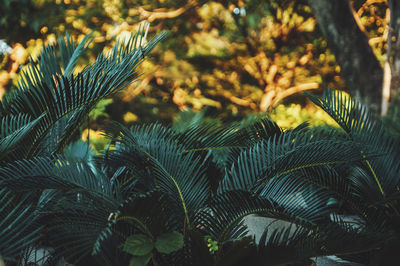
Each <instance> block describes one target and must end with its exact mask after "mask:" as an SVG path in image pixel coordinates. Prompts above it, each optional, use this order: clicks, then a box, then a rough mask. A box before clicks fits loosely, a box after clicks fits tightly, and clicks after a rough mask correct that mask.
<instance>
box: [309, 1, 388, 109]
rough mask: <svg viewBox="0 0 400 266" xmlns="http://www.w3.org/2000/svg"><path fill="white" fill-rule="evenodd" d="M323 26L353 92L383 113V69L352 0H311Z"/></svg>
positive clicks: (323, 30)
mask: <svg viewBox="0 0 400 266" xmlns="http://www.w3.org/2000/svg"><path fill="white" fill-rule="evenodd" d="M309 4H310V6H311V8H312V9H313V11H314V14H315V16H316V18H317V22H318V24H319V27H320V29H321V31H322V34H323V35H324V37H325V39H326V40H327V42H328V45H329V47H330V48H331V50H332V51H333V53H334V54H335V57H336V61H337V62H338V63H339V65H340V68H341V75H342V78H343V79H344V81H345V83H346V86H347V87H348V88H349V90H350V91H352V92H354V91H358V92H359V94H360V96H361V97H362V98H363V99H364V100H365V101H366V102H367V103H370V104H372V105H371V107H372V109H373V110H379V109H380V104H381V101H382V81H383V69H382V67H381V66H380V64H379V62H378V60H377V58H376V57H375V55H374V53H373V51H372V48H371V46H370V45H369V44H368V37H367V36H366V34H365V33H364V32H363V31H362V30H361V29H360V28H359V26H358V25H357V22H356V20H355V19H354V16H353V9H352V7H351V6H350V3H349V1H348V0H334V1H332V0H309Z"/></svg>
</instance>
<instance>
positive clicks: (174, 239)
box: [155, 231, 184, 254]
mask: <svg viewBox="0 0 400 266" xmlns="http://www.w3.org/2000/svg"><path fill="white" fill-rule="evenodd" d="M183 244H184V243H183V235H182V234H181V233H179V232H176V231H173V232H171V233H166V234H162V235H160V236H158V237H157V239H156V242H155V248H156V249H157V251H158V252H160V253H165V254H170V253H172V252H175V251H178V250H180V249H181V248H183Z"/></svg>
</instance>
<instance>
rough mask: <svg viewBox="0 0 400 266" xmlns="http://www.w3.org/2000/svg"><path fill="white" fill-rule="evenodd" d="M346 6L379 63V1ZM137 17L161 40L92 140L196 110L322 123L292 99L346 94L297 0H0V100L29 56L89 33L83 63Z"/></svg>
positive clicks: (102, 116)
mask: <svg viewBox="0 0 400 266" xmlns="http://www.w3.org/2000/svg"><path fill="white" fill-rule="evenodd" d="M350 3H351V4H352V5H353V8H354V10H355V12H356V15H357V16H358V18H359V22H360V23H361V24H362V26H363V27H364V29H365V31H366V33H367V35H368V38H369V44H370V45H371V46H372V47H373V51H374V53H375V55H376V56H377V58H378V59H379V60H380V62H381V63H383V61H384V56H385V51H386V48H387V47H386V42H385V31H386V29H387V21H388V14H387V10H388V9H387V3H386V1H382V0H381V1H379V0H375V1H350ZM144 21H146V22H149V23H150V28H149V35H151V36H153V35H155V34H156V33H158V32H162V31H168V32H169V35H168V38H167V39H166V40H165V41H163V42H162V43H161V44H160V45H159V46H158V47H157V49H156V50H155V51H153V52H152V54H151V56H150V57H149V58H148V59H147V60H146V61H145V62H144V63H143V64H142V66H141V71H142V73H143V76H142V78H141V79H140V80H139V81H138V82H136V83H134V84H133V85H131V86H130V87H128V88H127V89H125V90H124V91H123V92H122V93H120V94H118V95H117V96H115V97H114V98H112V99H107V100H103V101H101V102H100V103H99V105H98V106H97V108H96V109H95V110H94V111H93V112H92V114H91V118H90V123H89V125H88V128H89V129H90V130H91V131H93V133H94V135H96V134H98V132H99V129H101V128H102V126H104V125H105V124H107V122H108V121H109V120H117V121H119V122H122V123H124V124H128V125H129V124H132V123H145V122H155V121H159V122H161V123H164V124H172V123H173V121H174V119H176V118H177V117H179V116H180V115H179V113H180V112H182V111H186V112H187V113H188V114H189V115H193V116H195V115H196V112H199V111H200V110H202V115H206V116H210V117H214V118H218V119H221V120H224V121H225V120H240V119H243V118H245V117H248V116H249V115H250V116H256V115H258V114H264V115H268V116H270V117H271V118H272V119H274V120H275V121H277V122H278V124H279V125H280V126H282V127H284V128H290V127H293V126H296V125H298V124H300V123H302V122H305V121H306V122H309V123H311V124H315V125H319V124H324V123H328V124H329V123H332V122H331V121H330V120H329V118H328V117H327V116H326V115H325V114H323V112H322V111H320V110H318V109H317V108H315V107H313V106H312V105H311V104H309V103H308V102H307V101H306V99H305V97H304V96H303V95H302V93H301V92H303V91H310V92H313V93H320V92H321V91H322V90H323V89H324V88H326V87H331V88H333V89H340V90H343V91H346V88H345V85H344V82H343V80H342V78H341V69H340V67H339V65H338V64H337V63H336V62H335V56H334V54H333V53H332V52H331V51H330V50H329V49H328V45H327V42H326V41H325V40H324V38H323V36H322V34H321V32H320V30H319V28H318V25H317V21H316V18H315V16H314V14H313V12H312V9H311V7H310V6H309V5H308V4H307V1H305V0H297V1H284V0H283V1H274V0H271V1H258V0H247V1H246V0H239V1H237V0H236V1H203V0H187V1H179V0H151V1H136V0H135V1H133V0H132V1H131V0H125V1H124V0H99V1H97V0H55V1H50V0H32V1H29V0H1V9H0V39H1V40H2V45H3V46H2V47H3V48H1V49H0V50H1V51H0V53H1V54H0V67H1V68H0V97H2V96H3V95H4V94H5V93H7V92H8V91H10V90H12V89H13V87H15V86H17V83H18V78H19V73H20V72H21V69H23V68H24V65H25V64H26V63H27V62H28V60H29V59H30V56H31V57H32V58H35V57H36V56H38V54H39V52H40V49H41V47H42V46H43V45H44V44H46V43H51V42H54V41H56V39H57V37H58V36H61V35H64V34H66V33H67V32H68V34H70V35H72V36H73V38H74V39H76V40H78V41H79V40H80V39H82V38H83V36H84V35H85V34H88V33H90V32H92V31H94V35H95V39H94V42H93V43H92V44H91V45H90V46H89V50H88V52H87V53H86V54H85V55H84V56H83V57H82V58H81V59H80V62H79V63H80V65H81V66H82V67H84V66H85V65H86V64H88V63H90V62H92V61H94V60H95V58H96V55H97V54H98V53H100V52H101V51H102V50H103V49H107V48H108V47H111V46H112V45H113V43H114V42H115V41H116V39H117V38H119V37H124V36H126V35H128V34H130V33H131V32H135V31H136V30H137V29H138V27H139V24H140V23H141V22H144ZM83 133H84V134H83V138H85V136H86V135H87V130H86V132H83Z"/></svg>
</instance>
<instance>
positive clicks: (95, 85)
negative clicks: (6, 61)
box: [0, 25, 400, 265]
mask: <svg viewBox="0 0 400 266" xmlns="http://www.w3.org/2000/svg"><path fill="white" fill-rule="evenodd" d="M146 28H147V26H146V25H144V26H142V27H141V28H140V30H139V31H138V33H137V34H136V35H133V36H131V37H130V38H128V39H126V40H120V41H118V42H117V43H116V44H115V46H114V47H113V48H112V49H111V50H109V51H108V52H105V53H103V54H100V55H98V56H97V58H96V61H95V62H94V63H92V64H90V65H87V66H86V67H84V68H79V69H78V68H76V64H77V60H78V57H79V56H80V55H81V54H82V53H83V51H84V50H85V49H86V48H87V47H88V45H89V43H90V42H91V41H92V39H93V36H92V35H87V36H86V37H85V38H84V39H83V40H82V41H81V42H80V43H79V44H78V45H75V44H74V42H73V41H72V38H71V37H69V36H66V37H65V38H60V39H59V40H58V44H57V45H55V44H54V45H48V46H46V47H44V49H43V50H42V52H41V54H40V57H39V59H38V60H36V61H35V60H31V61H30V64H29V68H27V70H26V71H24V73H23V79H21V81H20V83H19V85H18V88H17V89H16V90H14V91H12V93H10V94H7V95H6V97H5V98H4V99H3V100H2V101H1V104H0V120H1V129H0V134H1V135H0V137H1V139H0V151H1V153H0V154H1V155H0V157H1V161H0V188H1V189H0V210H1V211H0V217H1V219H0V254H1V257H2V259H3V260H4V261H6V262H7V263H8V264H10V265H13V264H22V265H26V264H28V261H31V262H32V261H34V260H35V259H42V260H45V262H44V263H46V264H47V265H54V264H55V263H56V262H57V261H59V260H62V259H64V260H65V261H67V262H69V263H73V264H75V265H129V264H130V265H147V264H150V265H244V264H247V265H277V264H294V263H305V264H307V263H308V264H309V262H308V260H309V258H310V257H315V256H321V255H332V254H334V255H337V256H340V257H343V258H346V259H348V260H355V261H360V260H363V262H364V263H371V264H374V263H375V264H376V265H390V264H389V263H390V262H392V261H393V258H396V256H397V254H396V251H395V249H396V247H397V244H398V242H399V238H400V234H399V211H400V206H399V196H400V194H399V189H398V188H399V187H398V185H399V170H400V161H399V155H400V152H399V150H398V149H397V148H398V142H397V140H395V139H394V138H392V137H391V136H390V134H388V133H387V132H386V130H385V129H384V127H383V125H382V123H381V122H380V121H379V120H377V119H374V118H373V117H371V115H370V114H369V112H368V111H367V109H366V108H365V107H364V106H362V105H361V104H359V103H358V102H357V101H354V100H352V99H350V98H349V97H346V96H344V95H343V94H342V93H340V92H335V91H332V90H330V89H327V90H326V91H325V93H324V95H323V96H322V97H316V96H313V95H311V94H308V97H309V99H310V100H311V101H312V102H313V103H315V104H316V105H317V106H319V107H320V108H322V109H323V110H324V111H325V112H326V113H328V114H329V115H330V116H331V117H332V118H333V119H334V120H335V121H336V123H337V124H338V126H339V127H318V128H312V127H309V126H308V125H307V124H302V125H300V126H298V127H296V128H294V129H291V130H282V129H281V128H280V127H279V126H277V124H276V123H274V122H273V121H271V120H269V119H266V118H260V119H254V120H246V121H242V122H236V123H230V124H220V123H216V122H213V121H210V120H207V119H203V118H202V117H201V116H194V117H193V116H191V118H195V119H188V118H187V117H185V115H182V116H181V117H180V119H181V122H180V123H178V122H177V123H176V124H174V127H173V128H169V127H165V126H162V125H161V124H157V123H156V124H144V125H135V126H133V127H130V128H127V127H125V126H123V125H121V124H119V123H116V122H114V123H110V126H109V127H108V128H107V129H105V131H104V132H105V135H106V136H107V138H108V140H109V141H108V145H107V147H106V149H105V151H104V153H102V154H100V155H96V154H94V152H93V151H92V150H91V149H90V145H89V142H90V136H89V138H88V142H86V143H85V142H81V141H76V139H77V138H79V132H80V130H82V128H84V127H85V122H86V121H87V117H88V115H89V113H90V112H91V111H92V110H93V108H95V106H96V105H97V104H98V102H99V101H101V100H102V99H105V98H106V97H109V96H112V95H113V94H115V93H117V92H119V91H120V90H122V89H124V88H126V87H127V86H128V85H129V84H131V83H132V82H133V81H134V80H136V79H137V78H138V77H139V76H140V71H139V70H138V66H139V64H141V63H142V62H143V60H144V58H145V57H146V56H147V55H148V54H149V52H150V51H151V50H152V49H153V48H154V46H155V45H156V44H157V43H158V42H159V41H160V40H161V39H163V38H164V36H165V34H161V35H157V36H156V37H154V38H153V39H152V40H150V41H148V42H147V40H146V38H147V31H146ZM58 53H59V55H60V57H59V58H58ZM251 214H255V215H258V216H261V217H268V218H273V219H278V220H281V221H286V222H288V224H290V226H284V227H282V228H278V229H277V230H271V229H269V228H268V227H266V228H265V232H264V234H263V235H262V236H261V238H260V239H258V241H257V242H256V241H255V239H254V238H253V237H251V236H248V234H247V232H248V229H247V227H246V223H245V222H244V221H243V218H244V217H246V216H248V215H251ZM38 250H45V251H46V253H47V256H45V257H44V258H43V257H40V256H39V257H38V256H36V253H37V251H38ZM385 260H386V261H385Z"/></svg>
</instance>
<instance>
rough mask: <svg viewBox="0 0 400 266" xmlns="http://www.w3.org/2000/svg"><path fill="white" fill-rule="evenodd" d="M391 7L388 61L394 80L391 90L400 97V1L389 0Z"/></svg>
mask: <svg viewBox="0 0 400 266" xmlns="http://www.w3.org/2000/svg"><path fill="white" fill-rule="evenodd" d="M388 4H389V8H390V28H389V33H390V34H388V35H389V36H391V38H389V39H388V44H389V42H390V44H391V45H388V47H391V49H390V50H389V51H388V61H389V63H390V65H391V70H392V71H391V72H392V80H391V86H390V87H391V92H392V95H393V96H395V97H400V2H399V1H396V0H389V1H388Z"/></svg>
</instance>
